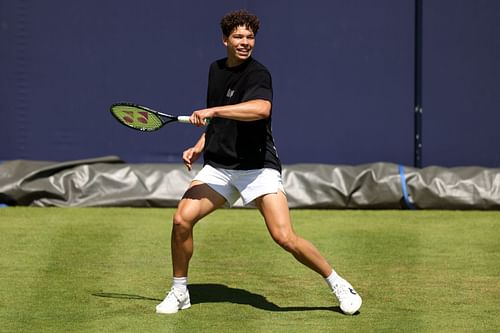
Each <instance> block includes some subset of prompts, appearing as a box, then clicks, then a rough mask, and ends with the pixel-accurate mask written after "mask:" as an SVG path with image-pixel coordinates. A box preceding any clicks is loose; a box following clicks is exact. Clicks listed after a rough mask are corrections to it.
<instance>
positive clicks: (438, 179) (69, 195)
mask: <svg viewBox="0 0 500 333" xmlns="http://www.w3.org/2000/svg"><path fill="white" fill-rule="evenodd" d="M199 169H200V166H197V167H196V168H195V169H194V170H193V171H191V172H188V171H187V170H186V169H185V168H184V166H182V165H180V164H127V163H124V162H123V161H121V160H120V159H119V158H118V157H114V156H110V157H102V158H95V159H89V160H79V161H69V162H63V163H61V162H48V161H27V160H15V161H7V162H4V163H2V164H0V203H4V204H7V205H22V206H42V207H43V206H58V207H73V206H75V207H93V206H101V207H103V206H115V207H116V206H129V207H175V206H176V205H177V203H178V201H179V200H180V198H181V196H182V194H183V193H184V190H185V189H186V187H187V186H188V184H189V182H190V181H191V179H192V177H193V176H194V175H195V173H196V172H197V171H198V170H199ZM283 181H284V186H285V190H286V192H287V197H288V201H289V206H290V207H291V208H332V209H347V208H352V209H364V208H367V209H368V208H370V209H382V208H384V209H401V208H420V209H485V210H486V209H495V210H496V209H500V169H487V168H481V167H457V168H441V167H427V168H423V169H415V168H411V167H403V166H401V165H397V164H392V163H373V164H366V165H359V166H345V165H323V164H298V165H285V166H284V168H283ZM236 207H242V204H241V201H238V202H237V204H236Z"/></svg>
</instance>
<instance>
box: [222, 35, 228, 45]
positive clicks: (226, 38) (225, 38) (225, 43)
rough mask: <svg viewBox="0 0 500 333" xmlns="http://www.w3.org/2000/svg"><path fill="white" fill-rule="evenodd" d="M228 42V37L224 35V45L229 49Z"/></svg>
mask: <svg viewBox="0 0 500 333" xmlns="http://www.w3.org/2000/svg"><path fill="white" fill-rule="evenodd" d="M227 40H228V37H227V36H226V35H222V43H223V44H224V46H226V47H227Z"/></svg>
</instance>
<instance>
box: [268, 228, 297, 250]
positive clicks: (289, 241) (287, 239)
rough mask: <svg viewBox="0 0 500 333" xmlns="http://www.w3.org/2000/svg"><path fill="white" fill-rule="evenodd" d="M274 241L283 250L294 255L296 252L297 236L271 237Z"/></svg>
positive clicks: (287, 234)
mask: <svg viewBox="0 0 500 333" xmlns="http://www.w3.org/2000/svg"><path fill="white" fill-rule="evenodd" d="M273 239H274V241H275V242H276V243H277V244H278V245H279V246H281V247H282V248H283V249H284V250H286V251H288V252H291V253H295V252H296V250H297V236H296V235H295V234H293V233H283V234H278V235H273Z"/></svg>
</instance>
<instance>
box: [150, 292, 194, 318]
mask: <svg viewBox="0 0 500 333" xmlns="http://www.w3.org/2000/svg"><path fill="white" fill-rule="evenodd" d="M190 307H191V301H190V299H189V291H188V290H186V292H182V291H180V290H178V289H176V288H174V287H172V289H170V292H169V293H168V295H167V297H165V299H164V300H163V302H161V303H160V304H158V305H157V306H156V313H160V314H171V313H177V312H178V311H179V310H184V309H188V308H190Z"/></svg>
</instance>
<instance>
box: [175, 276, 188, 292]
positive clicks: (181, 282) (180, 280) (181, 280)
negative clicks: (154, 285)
mask: <svg viewBox="0 0 500 333" xmlns="http://www.w3.org/2000/svg"><path fill="white" fill-rule="evenodd" d="M187 283H188V278H187V276H184V277H174V278H173V281H172V287H174V288H175V289H177V290H179V291H182V292H185V291H186V290H187Z"/></svg>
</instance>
